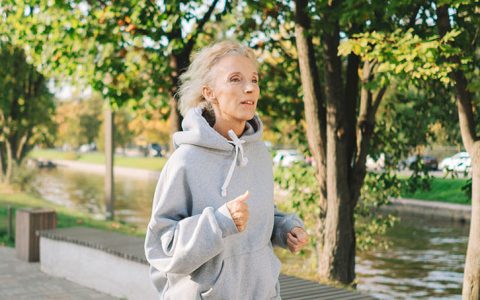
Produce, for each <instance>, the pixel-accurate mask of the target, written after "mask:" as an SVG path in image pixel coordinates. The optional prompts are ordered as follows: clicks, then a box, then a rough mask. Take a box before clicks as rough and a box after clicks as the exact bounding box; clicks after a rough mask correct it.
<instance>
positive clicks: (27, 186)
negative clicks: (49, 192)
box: [10, 162, 37, 193]
mask: <svg viewBox="0 0 480 300" xmlns="http://www.w3.org/2000/svg"><path fill="white" fill-rule="evenodd" d="M35 176H37V170H36V169H35V168H32V167H29V166H27V164H26V163H25V162H24V163H22V164H21V165H14V169H13V175H12V178H11V179H10V184H11V185H12V186H13V187H15V188H17V189H18V190H20V191H25V192H30V193H35V192H36V190H35V187H34V186H33V183H34V180H35Z"/></svg>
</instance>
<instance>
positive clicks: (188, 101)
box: [178, 40, 258, 116]
mask: <svg viewBox="0 0 480 300" xmlns="http://www.w3.org/2000/svg"><path fill="white" fill-rule="evenodd" d="M232 54H236V55H243V56H245V57H247V58H249V59H250V60H251V61H252V62H253V63H254V64H255V66H258V61H257V59H256V57H255V53H254V52H253V50H252V49H251V48H249V47H247V46H243V45H241V44H240V43H238V42H236V41H230V40H227V41H222V42H218V43H215V44H212V45H210V46H208V47H205V48H202V49H201V50H200V51H198V52H197V54H196V55H195V56H194V58H193V60H192V63H191V64H190V66H189V67H188V69H187V70H186V71H185V72H184V73H183V74H182V75H180V87H179V89H178V96H179V103H178V107H179V110H180V113H181V114H182V115H183V116H185V114H186V113H187V111H188V110H189V109H190V108H193V107H207V106H208V102H207V100H206V99H205V98H204V97H203V95H202V89H203V87H204V86H205V85H207V84H209V83H210V82H211V79H212V78H211V74H210V70H211V69H212V67H213V66H214V65H215V64H216V63H217V62H218V61H219V60H220V59H221V58H222V57H225V56H227V55H232Z"/></svg>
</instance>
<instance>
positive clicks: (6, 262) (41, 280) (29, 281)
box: [0, 246, 116, 300]
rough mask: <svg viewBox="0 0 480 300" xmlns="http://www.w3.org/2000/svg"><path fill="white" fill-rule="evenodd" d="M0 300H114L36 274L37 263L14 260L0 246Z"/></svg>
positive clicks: (83, 288) (80, 287)
mask: <svg viewBox="0 0 480 300" xmlns="http://www.w3.org/2000/svg"><path fill="white" fill-rule="evenodd" d="M0 299H2V300H3V299H15V300H22V299H35V300H37V299H79V300H80V299H81V300H83V299H116V298H114V297H111V296H108V295H105V294H102V293H99V292H97V291H94V290H91V289H88V288H85V287H83V286H80V285H78V284H75V283H72V282H70V281H68V280H65V279H60V278H56V277H51V276H49V275H47V274H45V273H43V272H41V271H40V264H39V263H27V262H24V261H21V260H19V259H17V258H16V257H15V249H13V248H7V247H1V246H0Z"/></svg>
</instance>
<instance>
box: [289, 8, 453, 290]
mask: <svg viewBox="0 0 480 300" xmlns="http://www.w3.org/2000/svg"><path fill="white" fill-rule="evenodd" d="M350 5H352V3H350V2H346V1H328V2H325V1H317V2H313V3H309V2H308V1H303V0H297V1H295V18H294V19H295V25H296V26H295V33H296V34H295V37H296V45H297V49H298V59H299V65H300V72H301V75H302V76H301V78H302V86H303V94H304V102H305V117H306V120H307V138H308V142H309V148H310V151H311V153H312V154H313V157H314V158H315V161H316V165H317V179H318V185H319V189H320V193H319V199H318V206H319V207H320V213H319V214H318V218H317V235H318V237H319V241H317V252H318V256H319V257H320V262H319V265H318V272H319V274H320V276H322V277H324V278H328V279H330V280H334V281H339V282H341V283H347V284H348V283H351V282H353V280H354V278H355V249H356V232H355V219H354V212H355V210H357V208H358V202H359V200H360V199H362V195H361V193H362V187H363V185H364V182H365V178H366V175H367V172H366V167H365V162H366V158H367V154H369V153H370V152H372V146H373V145H372V143H373V142H376V141H378V140H376V137H375V135H374V134H375V133H379V131H378V130H376V128H375V125H376V122H377V113H378V111H379V108H380V106H381V104H382V101H383V99H384V98H385V97H384V96H385V94H386V93H387V89H388V88H389V86H391V85H392V84H394V85H395V88H396V89H397V90H403V91H406V90H407V88H408V86H409V83H410V82H421V81H422V80H423V81H425V80H431V79H434V78H438V79H441V80H444V75H445V74H447V73H448V72H449V70H450V69H451V67H452V66H451V65H443V66H442V68H439V67H437V66H436V65H435V63H434V60H435V59H434V58H433V57H434V56H432V55H431V54H432V52H433V53H435V51H437V52H439V51H440V50H439V49H442V48H439V47H445V48H446V49H449V48H448V45H447V44H446V41H448V38H445V39H443V40H438V38H435V37H434V38H432V39H430V40H424V39H422V38H421V37H420V36H418V35H417V34H414V33H413V31H417V32H419V33H420V34H428V33H429V32H431V28H429V27H425V28H424V27H423V25H424V23H423V19H422V18H423V13H420V11H421V10H423V11H428V9H429V8H428V4H423V3H422V4H419V5H414V6H413V8H414V9H413V11H410V10H408V9H405V8H406V7H409V6H411V3H410V2H408V1H391V2H389V3H388V5H389V6H388V9H386V7H385V3H380V2H375V1H374V2H362V3H361V5H360V4H359V3H355V4H354V5H356V6H355V8H353V7H351V6H350ZM312 11H315V14H313V13H312ZM314 16H315V18H314ZM312 20H315V22H314V23H313V25H312ZM319 22H321V25H319V24H320V23H319ZM316 34H318V35H319V39H320V44H321V45H322V51H321V52H320V53H319V52H317V51H316V50H315V48H314V46H313V45H314V38H315V35H316ZM342 36H344V38H343V40H344V41H343V43H342V45H341V43H340V41H341V37H342ZM410 52H411V53H410ZM317 55H320V58H317ZM429 55H430V56H429ZM342 56H343V57H344V58H342ZM319 60H321V61H322V64H323V67H324V70H323V72H324V73H323V80H322V79H321V77H320V74H319V72H318V67H317V63H318V61H319ZM428 64H429V65H428ZM432 67H433V68H432ZM432 69H433V72H432ZM405 75H409V76H410V77H409V78H412V79H411V81H409V80H403V78H405ZM402 76H403V77H402ZM322 84H323V88H324V91H322ZM407 128H410V129H411V128H413V127H412V126H408V127H407ZM403 130H405V129H403ZM390 143H392V142H390ZM402 148H403V149H404V148H405V147H402ZM396 154H397V155H398V154H401V152H398V151H396ZM380 177H381V176H380ZM383 177H385V178H389V177H391V179H388V180H393V182H395V178H396V176H391V175H390V174H385V176H383Z"/></svg>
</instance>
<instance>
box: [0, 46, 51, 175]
mask: <svg viewBox="0 0 480 300" xmlns="http://www.w3.org/2000/svg"><path fill="white" fill-rule="evenodd" d="M0 62H1V63H0V64H1V68H0V175H1V177H2V180H5V181H10V179H11V178H12V172H13V169H14V167H15V166H18V165H20V164H21V162H22V161H23V159H24V158H25V156H26V155H27V153H28V152H29V151H30V150H31V149H32V146H33V145H34V143H36V142H40V141H42V140H43V141H45V139H47V138H48V137H51V135H52V128H53V127H52V124H53V122H52V120H51V115H52V114H53V111H54V110H55V105H54V102H53V98H52V95H51V94H50V93H49V91H48V89H47V86H46V79H45V77H43V76H42V75H41V74H40V73H38V72H37V71H36V69H35V67H34V66H32V65H31V64H29V63H27V61H26V57H25V54H24V52H23V51H22V50H21V49H19V48H17V47H14V46H12V45H9V44H7V43H2V44H0Z"/></svg>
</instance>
